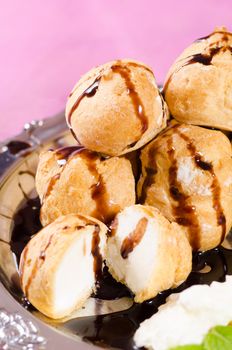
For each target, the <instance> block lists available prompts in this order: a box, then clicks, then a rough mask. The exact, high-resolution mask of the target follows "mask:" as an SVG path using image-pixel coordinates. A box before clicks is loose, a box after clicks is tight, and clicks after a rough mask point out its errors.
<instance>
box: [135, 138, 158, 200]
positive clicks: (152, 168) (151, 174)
mask: <svg viewBox="0 0 232 350" xmlns="http://www.w3.org/2000/svg"><path fill="white" fill-rule="evenodd" d="M155 152H156V146H155V145H154V146H153V147H150V149H149V151H148V165H147V166H146V167H145V169H144V170H145V174H146V177H145V179H144V182H143V185H142V190H141V195H140V198H139V202H140V203H141V204H144V203H145V201H146V197H147V190H148V189H149V187H151V186H152V184H153V183H154V179H155V175H156V174H157V164H156V158H155Z"/></svg>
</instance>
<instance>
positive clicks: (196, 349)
mask: <svg viewBox="0 0 232 350" xmlns="http://www.w3.org/2000/svg"><path fill="white" fill-rule="evenodd" d="M170 350H205V349H204V347H203V346H202V345H180V346H177V347H175V348H171V349H170ZM211 350H213V349H211ZM221 350H222V349H221ZM223 350H224V349H223Z"/></svg>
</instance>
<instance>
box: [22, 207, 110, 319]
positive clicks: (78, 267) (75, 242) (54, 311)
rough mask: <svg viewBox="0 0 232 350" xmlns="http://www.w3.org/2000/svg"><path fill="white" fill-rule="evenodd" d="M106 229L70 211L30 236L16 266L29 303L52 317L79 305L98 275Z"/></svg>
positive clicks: (66, 313) (75, 308)
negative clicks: (18, 265)
mask: <svg viewBox="0 0 232 350" xmlns="http://www.w3.org/2000/svg"><path fill="white" fill-rule="evenodd" d="M106 232H107V227H106V226H105V225H104V224H103V223H101V222H100V221H98V220H96V219H94V218H91V217H87V216H82V215H75V214H69V215H67V216H61V217H59V218H58V219H57V220H56V221H54V222H53V223H51V224H50V225H48V226H46V227H45V228H44V229H42V230H41V231H40V232H39V233H37V234H36V235H35V236H33V238H32V239H31V240H30V242H29V243H28V244H27V246H26V247H25V248H24V250H23V252H22V255H21V259H20V268H19V270H20V277H21V286H22V289H23V292H24V293H25V295H26V297H27V299H28V300H29V301H30V303H31V304H32V305H33V306H35V307H36V308H37V309H38V310H39V311H40V312H42V313H43V314H45V315H46V316H48V317H51V318H54V319H58V318H62V317H65V316H67V315H69V314H70V313H71V312H72V311H74V310H77V309H79V308H81V307H82V305H83V304H84V303H85V302H86V300H87V299H88V298H89V296H90V295H91V293H92V292H93V291H94V290H95V285H96V283H97V282H98V280H99V279H100V277H101V273H102V262H103V259H104V255H105V244H106Z"/></svg>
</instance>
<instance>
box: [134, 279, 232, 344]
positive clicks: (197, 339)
mask: <svg viewBox="0 0 232 350" xmlns="http://www.w3.org/2000/svg"><path fill="white" fill-rule="evenodd" d="M231 295H232V276H227V277H226V281H225V282H223V283H219V282H213V283H212V284H211V285H210V286H208V285H196V286H192V287H190V288H188V289H186V290H184V291H183V292H181V293H178V294H172V295H171V296H169V297H168V298H167V302H166V304H164V305H162V306H161V307H160V308H159V311H158V312H157V313H156V314H155V315H153V316H152V317H151V318H150V319H148V320H145V321H144V322H142V323H141V325H140V327H139V329H138V330H137V332H136V333H135V336H134V340H135V343H136V345H137V346H139V347H142V346H144V347H145V348H147V349H155V350H168V349H169V348H171V347H175V346H178V345H188V344H200V343H201V342H202V340H203V338H204V336H205V334H207V332H208V331H209V329H210V328H212V327H214V326H216V325H227V324H228V323H229V322H230V321H231V320H232V303H231Z"/></svg>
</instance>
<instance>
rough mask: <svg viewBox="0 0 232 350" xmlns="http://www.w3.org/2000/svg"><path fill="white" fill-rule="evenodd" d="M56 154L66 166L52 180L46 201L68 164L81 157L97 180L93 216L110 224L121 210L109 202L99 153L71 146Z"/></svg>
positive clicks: (93, 187) (93, 186)
mask: <svg viewBox="0 0 232 350" xmlns="http://www.w3.org/2000/svg"><path fill="white" fill-rule="evenodd" d="M55 154H56V157H57V161H59V164H61V162H60V161H64V162H63V163H64V164H63V165H61V166H62V169H61V171H60V172H59V173H58V174H56V175H54V176H53V177H52V178H51V179H50V182H49V184H48V188H47V191H46V194H45V196H44V198H45V199H46V198H47V197H48V195H49V194H50V193H51V191H52V190H53V188H54V186H55V184H56V183H57V181H58V180H59V179H60V177H61V174H62V172H63V171H64V169H65V167H66V166H67V164H68V162H69V161H70V160H71V159H73V158H74V157H76V156H78V157H81V158H82V159H83V160H84V162H85V164H86V165H87V167H88V170H89V172H90V173H91V175H92V176H93V177H94V179H95V184H93V185H92V187H91V196H92V199H93V200H94V201H95V205H96V208H95V210H94V211H93V212H92V213H91V215H92V216H93V217H95V218H97V219H99V220H101V221H103V222H110V221H111V220H112V219H113V218H114V216H115V214H116V213H117V212H118V210H119V209H120V208H119V206H118V205H117V204H113V203H111V202H110V200H109V196H108V193H107V189H106V186H105V182H104V179H103V177H102V175H101V174H100V173H99V171H98V167H97V160H98V159H101V158H99V155H98V153H96V152H92V151H89V150H87V149H85V148H84V147H82V146H69V147H63V148H60V149H58V150H57V151H56V152H55Z"/></svg>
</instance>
